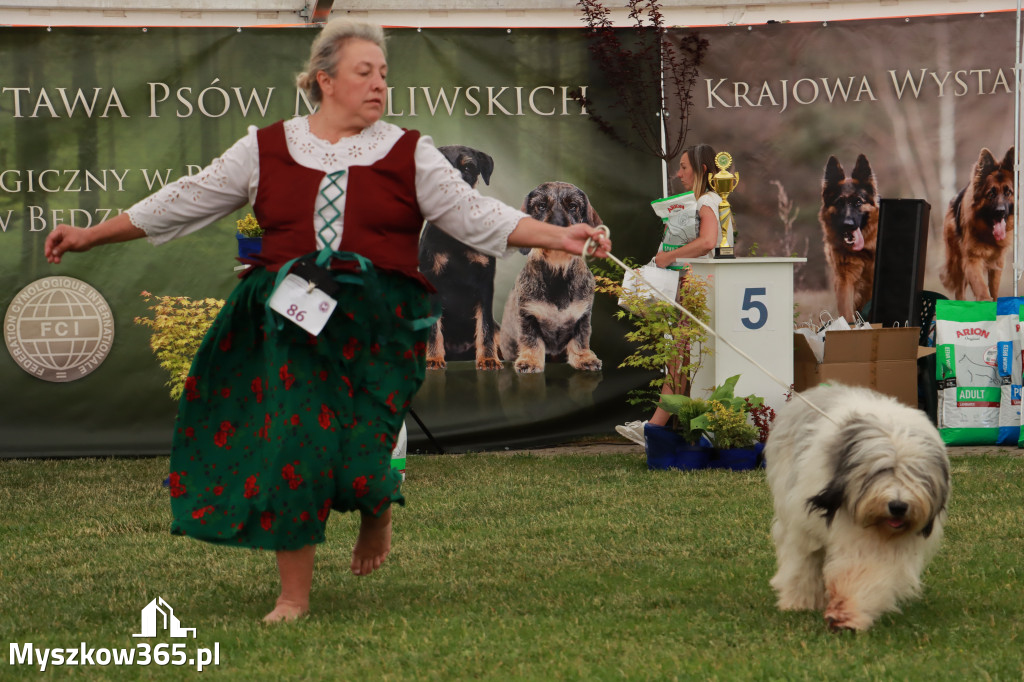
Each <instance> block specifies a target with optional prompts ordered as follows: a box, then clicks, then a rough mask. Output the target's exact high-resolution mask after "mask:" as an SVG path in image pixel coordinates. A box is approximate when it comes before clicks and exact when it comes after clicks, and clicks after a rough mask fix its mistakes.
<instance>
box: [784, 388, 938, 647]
mask: <svg viewBox="0 0 1024 682" xmlns="http://www.w3.org/2000/svg"><path fill="white" fill-rule="evenodd" d="M803 395H804V397H806V398H807V399H808V400H809V401H810V402H811V403H812V404H814V405H816V406H817V407H819V408H821V410H822V411H824V412H825V414H827V415H828V418H826V417H825V416H823V415H822V414H820V413H818V412H817V411H816V410H814V409H812V408H810V407H809V406H808V405H806V404H805V403H804V402H803V401H800V400H793V401H791V402H790V403H789V404H788V405H787V406H786V407H785V408H783V409H782V410H781V411H780V413H779V415H778V417H777V418H776V420H775V424H774V425H773V427H772V431H771V435H770V436H769V438H768V442H767V444H766V446H765V462H766V466H767V476H768V485H769V487H770V488H771V491H772V497H773V498H774V501H775V522H774V524H773V526H772V535H773V536H774V539H775V549H776V556H777V558H778V573H776V574H775V577H774V578H772V580H771V585H772V587H773V588H775V591H776V592H777V593H778V597H779V601H778V605H779V608H780V609H782V610H810V609H813V610H824V612H825V620H826V621H827V622H828V625H829V627H830V628H831V629H833V630H841V629H849V630H866V629H867V628H869V627H871V624H872V623H873V622H874V621H875V619H876V618H877V617H878V616H879V615H881V614H882V613H885V612H886V611H898V610H899V609H898V608H897V604H898V603H899V602H900V601H902V600H904V599H908V598H910V597H914V596H917V595H918V594H919V592H920V590H921V572H922V571H923V570H924V567H925V565H926V564H927V563H928V561H929V560H930V559H931V557H932V556H933V555H934V554H935V552H936V550H938V547H939V543H940V541H941V539H942V523H943V519H944V518H945V509H946V500H947V498H948V496H949V488H950V482H949V459H948V457H947V455H946V446H945V444H944V443H943V442H942V439H941V438H940V437H939V433H938V431H937V430H936V429H935V427H934V426H933V425H932V423H931V422H930V421H929V420H928V417H927V416H926V415H925V414H924V413H923V412H921V411H920V410H915V409H911V408H909V407H906V406H904V405H902V404H900V403H899V402H897V401H896V400H895V399H894V398H890V397H888V396H885V395H882V394H880V393H876V392H874V391H872V390H870V389H866V388H854V387H850V386H823V387H819V388H815V389H812V390H810V391H807V392H805V393H804V394H803Z"/></svg>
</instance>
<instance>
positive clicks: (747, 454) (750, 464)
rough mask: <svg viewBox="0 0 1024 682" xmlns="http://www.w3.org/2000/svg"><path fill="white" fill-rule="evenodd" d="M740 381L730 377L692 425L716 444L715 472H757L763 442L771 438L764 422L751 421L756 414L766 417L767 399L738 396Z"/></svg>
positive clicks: (713, 459) (716, 391)
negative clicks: (763, 439)
mask: <svg viewBox="0 0 1024 682" xmlns="http://www.w3.org/2000/svg"><path fill="white" fill-rule="evenodd" d="M739 378H740V375H739V374H737V375H735V376H732V377H729V378H728V379H726V380H725V382H724V383H723V384H722V385H721V386H718V387H716V388H715V389H714V390H713V391H712V394H711V399H710V400H709V401H708V402H709V403H710V409H708V410H707V411H706V412H705V413H704V414H701V415H699V416H697V417H695V418H694V419H693V421H692V422H691V423H690V427H691V428H692V429H694V430H698V431H702V432H704V433H705V434H706V435H707V436H708V438H709V439H710V440H711V441H712V442H713V443H714V446H715V456H714V457H713V458H711V460H710V461H709V466H711V467H712V468H722V469H733V470H744V469H753V468H754V467H755V466H757V463H758V462H759V461H760V456H761V450H762V449H763V447H764V443H763V441H762V440H761V438H762V436H763V437H764V438H767V435H768V426H769V423H768V422H765V421H764V420H763V419H762V420H761V423H752V422H751V421H750V420H748V417H752V413H753V411H754V410H757V411H758V412H757V413H758V414H759V415H761V416H762V417H764V415H765V411H764V408H765V405H764V398H761V397H759V396H755V395H749V396H746V397H737V396H735V395H734V392H735V388H736V383H737V382H738V381H739ZM767 409H768V410H771V408H767Z"/></svg>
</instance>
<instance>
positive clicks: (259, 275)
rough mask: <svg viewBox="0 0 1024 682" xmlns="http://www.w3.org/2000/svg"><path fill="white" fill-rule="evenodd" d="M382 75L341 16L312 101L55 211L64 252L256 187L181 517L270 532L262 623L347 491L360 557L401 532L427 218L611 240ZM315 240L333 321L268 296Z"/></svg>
mask: <svg viewBox="0 0 1024 682" xmlns="http://www.w3.org/2000/svg"><path fill="white" fill-rule="evenodd" d="M386 75H387V60H386V57H385V52H384V36H383V31H382V30H381V29H380V27H377V26H372V25H367V24H359V23H354V22H349V21H346V20H335V21H331V22H329V23H328V24H327V25H326V26H325V27H324V28H323V30H322V31H321V33H320V34H319V35H318V37H317V38H316V40H315V41H314V43H313V46H312V50H311V54H310V60H309V63H308V65H307V70H306V71H305V72H304V73H302V74H300V75H299V77H298V84H299V86H300V87H302V88H304V89H306V90H307V92H308V93H309V98H310V101H312V102H315V103H318V104H319V108H318V109H317V111H316V112H315V113H313V114H311V115H309V116H303V117H297V118H294V119H291V120H288V121H284V122H278V123H275V124H273V125H271V126H268V127H266V128H262V129H259V130H257V129H256V128H255V127H253V128H251V129H250V130H249V133H248V134H247V135H246V136H245V137H244V138H242V139H241V140H239V141H238V142H237V143H235V145H234V146H232V147H231V148H230V149H229V150H228V151H227V152H225V153H224V154H223V155H222V156H221V157H219V158H218V159H216V160H215V161H213V163H211V164H210V165H209V166H208V167H207V168H205V169H204V170H203V171H202V172H200V173H198V174H197V175H194V176H191V177H185V178H181V179H180V180H178V181H176V182H174V183H172V184H170V185H167V186H166V187H164V188H163V189H161V190H160V191H159V192H157V193H155V194H154V195H152V196H150V197H148V198H146V199H144V200H142V201H141V202H139V203H138V204H136V205H134V206H132V207H131V208H130V209H129V210H128V211H127V212H125V213H123V214H121V215H120V216H118V217H116V218H113V219H111V220H109V221H106V222H104V223H101V224H99V225H96V226H94V227H92V228H90V229H81V228H75V227H71V226H69V225H59V226H57V228H55V229H54V231H53V232H52V233H51V234H50V235H49V237H48V238H47V240H46V247H45V254H46V257H47V259H48V260H49V261H50V262H51V263H59V262H60V261H61V257H62V255H63V254H64V253H65V252H67V251H86V250H88V249H90V248H92V247H93V246H97V245H100V244H107V243H113V242H120V241H127V240H130V239H137V238H141V237H147V238H148V239H149V240H150V241H151V242H153V243H155V244H160V243H163V242H166V241H168V240H170V239H173V238H176V237H180V236H183V235H186V234H189V233H191V232H193V231H195V230H198V229H200V228H202V227H204V226H206V225H208V224H210V223H212V222H213V221H215V220H217V219H219V218H221V217H223V216H225V215H227V214H229V213H231V212H232V211H235V210H237V209H239V208H241V207H242V206H244V205H245V204H247V203H251V205H252V207H253V212H254V213H255V215H256V218H257V220H258V221H259V223H260V225H261V226H262V227H263V229H264V230H265V234H264V237H263V247H262V251H261V252H260V253H259V254H257V255H255V256H253V258H252V260H251V262H250V265H251V267H250V268H248V269H247V270H246V271H245V273H243V279H242V281H241V283H239V285H238V286H237V287H236V288H235V290H234V291H233V292H232V294H231V296H230V297H229V299H228V301H227V302H226V304H225V306H224V309H223V310H222V311H221V313H220V315H218V317H217V319H216V320H215V322H214V323H213V325H212V326H211V328H210V330H209V332H208V333H207V335H206V337H205V339H204V340H203V344H202V346H201V348H200V349H199V351H198V353H197V354H196V358H195V360H194V362H193V365H192V368H191V371H190V373H189V377H188V379H187V382H186V386H185V391H184V393H183V395H182V397H181V402H180V404H179V411H178V418H177V423H176V426H175V433H174V443H173V449H172V453H171V467H170V468H171V477H170V483H171V491H170V492H171V497H172V499H171V509H172V512H173V516H174V521H173V523H172V526H171V532H172V533H175V534H179V535H188V536H191V537H194V538H198V539H201V540H205V541H208V542H214V543H220V544H225V545H232V546H242V547H255V548H262V549H271V550H274V551H275V552H276V556H277V565H278V571H279V574H280V579H281V593H280V596H279V598H278V600H277V604H276V606H275V608H274V609H273V610H272V611H271V612H270V613H269V614H267V616H266V617H265V618H264V620H265V621H267V622H276V621H284V620H293V619H295V618H298V617H300V616H302V615H303V614H305V613H306V612H307V611H308V609H309V592H310V586H311V583H312V577H313V562H314V554H315V548H316V545H317V544H318V543H320V542H323V541H324V538H325V536H324V529H325V525H326V521H327V517H328V515H329V514H330V512H331V511H332V510H337V511H358V512H359V513H360V516H361V524H360V530H359V534H358V537H357V538H356V542H355V546H354V548H353V550H352V572H353V573H354V574H356V575H367V574H369V573H371V572H373V571H374V570H375V569H377V568H379V567H380V565H381V562H382V561H384V559H385V558H386V557H387V555H388V552H389V551H390V548H391V505H392V504H393V503H399V504H404V503H405V498H404V497H403V496H402V493H401V485H400V480H399V477H397V476H395V475H393V474H392V472H391V469H390V457H391V450H392V447H393V445H394V442H395V439H396V437H397V434H398V432H399V430H400V428H401V425H402V423H403V421H404V418H405V415H406V413H407V412H408V409H409V402H410V400H411V399H412V397H413V395H414V394H415V393H416V391H417V389H418V388H419V386H420V384H421V383H422V381H423V378H424V373H425V357H424V351H425V347H426V340H427V333H428V329H429V326H430V322H431V319H430V305H429V303H428V300H427V296H428V293H429V288H430V287H429V284H428V283H427V282H426V280H425V279H424V278H423V276H422V275H421V274H420V273H419V272H418V271H417V251H418V239H419V233H420V229H421V227H422V225H423V221H424V219H427V220H430V221H431V222H433V223H434V224H436V225H438V226H440V227H441V228H442V229H444V230H446V231H447V232H448V233H449V234H451V235H452V236H454V237H456V238H457V239H459V240H460V241H463V242H465V243H467V244H469V245H471V246H473V247H474V248H476V249H478V250H480V251H482V252H484V253H487V254H491V255H496V256H500V255H504V253H506V252H507V251H509V250H511V249H513V248H515V247H541V248H548V249H560V250H564V251H567V252H571V253H575V254H579V253H581V252H582V249H583V246H584V244H585V242H586V240H587V239H588V238H590V237H593V238H594V239H595V241H596V242H597V244H598V248H597V251H596V255H598V256H604V255H607V253H608V252H609V251H610V249H611V243H610V242H609V241H608V240H607V239H605V238H603V237H600V236H599V235H598V234H597V231H596V230H595V229H594V228H593V227H591V226H588V225H582V224H581V225H573V226H571V227H569V228H562V227H558V226H554V225H549V224H547V223H543V222H540V221H537V220H534V219H532V218H530V217H529V216H527V215H525V214H524V213H522V212H520V211H518V210H515V209H513V208H511V207H508V206H506V205H504V204H502V203H501V202H499V201H497V200H495V199H491V198H488V197H484V196H482V195H480V194H479V193H477V192H476V191H475V190H474V189H472V188H470V187H469V186H468V185H467V184H466V183H465V182H464V181H463V180H462V178H461V176H460V175H459V172H458V171H457V170H456V169H454V168H453V167H452V166H451V165H450V164H449V163H448V161H447V160H446V159H445V158H444V157H443V156H442V155H441V153H440V152H438V151H437V149H436V148H435V147H434V146H433V143H432V141H431V140H430V138H428V137H424V136H421V135H420V134H419V133H417V132H416V131H411V130H410V131H405V130H402V129H401V128H398V127H396V126H394V125H392V124H390V123H386V122H383V121H381V120H380V118H381V115H382V113H383V111H384V107H385V100H386V96H387V86H386V81H385V78H386ZM300 258H301V261H299V262H300V264H301V265H305V266H309V267H311V268H312V270H313V271H315V272H317V273H320V274H321V276H320V277H316V278H315V279H317V280H318V281H319V282H320V284H321V285H323V288H324V289H325V290H329V291H330V292H331V293H333V298H335V299H336V300H337V307H336V308H335V309H334V311H333V313H331V315H330V317H329V319H328V320H327V323H326V326H325V327H324V328H323V330H322V331H321V332H320V333H319V334H318V335H314V334H312V333H310V332H308V331H306V330H304V329H302V328H300V326H298V325H297V324H294V323H293V322H292V321H289V320H287V319H286V318H285V317H284V316H282V315H280V314H279V313H277V312H274V311H271V310H270V308H268V306H267V301H268V298H269V297H271V295H272V292H273V291H274V290H275V286H276V285H277V284H278V283H279V282H280V281H281V280H282V279H283V278H284V275H285V273H286V272H287V271H288V270H290V269H291V267H292V266H293V264H294V263H295V262H296V259H300ZM317 266H319V267H317ZM325 271H327V272H328V276H327V278H326V279H327V281H326V282H324V279H323V277H322V274H323V273H324V272H325ZM304 272H309V270H308V269H307V270H304Z"/></svg>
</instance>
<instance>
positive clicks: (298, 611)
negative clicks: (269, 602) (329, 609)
mask: <svg viewBox="0 0 1024 682" xmlns="http://www.w3.org/2000/svg"><path fill="white" fill-rule="evenodd" d="M307 613H309V604H298V603H295V602H290V601H287V600H285V599H278V600H277V605H276V606H275V607H274V610H273V611H271V612H270V613H268V614H267V615H265V616H263V622H264V623H266V624H270V623H290V622H291V621H293V620H298V619H299V618H302V617H303V616H305V615H306V614H307Z"/></svg>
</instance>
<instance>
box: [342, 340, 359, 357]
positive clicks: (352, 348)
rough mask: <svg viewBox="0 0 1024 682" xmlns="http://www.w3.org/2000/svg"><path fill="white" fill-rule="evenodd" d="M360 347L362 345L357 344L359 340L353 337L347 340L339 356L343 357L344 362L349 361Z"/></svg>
mask: <svg viewBox="0 0 1024 682" xmlns="http://www.w3.org/2000/svg"><path fill="white" fill-rule="evenodd" d="M362 347H363V346H362V344H361V343H359V339H357V338H355V337H353V338H351V339H349V340H348V343H346V344H345V347H344V348H342V349H341V354H342V355H344V356H345V359H346V360H351V359H352V358H354V357H355V356H356V353H357V352H358V351H359V349H360V348H362Z"/></svg>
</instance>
